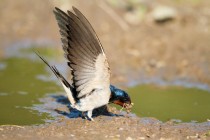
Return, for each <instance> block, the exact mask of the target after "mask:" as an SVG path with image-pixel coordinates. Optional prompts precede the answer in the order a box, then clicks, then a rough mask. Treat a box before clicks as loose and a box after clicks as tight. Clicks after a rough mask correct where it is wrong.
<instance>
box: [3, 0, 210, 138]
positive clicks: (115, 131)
mask: <svg viewBox="0 0 210 140" xmlns="http://www.w3.org/2000/svg"><path fill="white" fill-rule="evenodd" d="M67 3H68V4H69V5H67ZM157 4H163V5H168V6H171V7H174V8H175V9H176V10H177V17H176V18H175V19H174V20H172V21H168V22H164V23H156V22H154V20H153V19H152V18H151V16H150V11H151V10H152V9H153V8H154V7H155V6H156V5H157ZM71 5H75V6H76V7H77V8H78V9H80V10H81V11H82V12H83V13H84V14H85V15H86V17H87V18H88V19H89V20H90V22H91V23H92V25H93V27H94V28H95V30H96V32H97V33H98V36H99V38H100V40H101V42H102V44H103V46H104V48H105V51H106V53H107V56H108V60H109V63H110V66H111V69H112V82H113V83H115V84H118V85H119V84H122V85H126V83H127V82H128V81H138V80H139V79H141V78H142V79H151V78H153V77H158V78H160V79H164V80H166V81H173V80H183V81H186V82H199V83H203V84H207V85H210V63H209V62H210V55H209V52H210V50H209V45H210V39H209V37H210V7H209V5H210V1H207V0H206V1H197V2H195V1H192V0H186V1H167V0H160V1H159V3H157V2H154V1H150V2H148V3H146V8H147V11H146V12H145V15H144V16H143V18H142V20H141V21H140V23H138V24H135V25H134V24H130V23H127V22H126V21H125V20H124V19H123V17H124V14H126V12H127V11H126V8H122V7H114V6H113V7H112V6H109V7H111V8H112V9H114V13H116V15H118V16H119V17H120V18H122V22H123V24H125V25H126V28H124V27H123V26H120V24H121V23H119V21H116V20H115V19H114V18H113V17H112V16H111V15H110V14H109V13H107V12H106V11H105V10H104V9H106V8H107V7H106V6H104V5H103V3H100V2H98V1H95V2H93V1H86V2H84V1H72V2H69V1H66V3H65V4H62V3H61V2H59V1H42V0H36V1H30V2H29V1H26V0H18V2H16V1H12V0H2V1H1V2H0V9H1V12H0V18H1V22H0V31H1V34H0V48H1V52H0V56H4V51H3V50H4V49H3V48H5V47H8V46H11V45H14V44H15V43H17V42H21V41H24V40H31V41H32V42H35V44H36V42H38V43H40V42H41V43H45V44H46V42H53V44H55V46H60V43H59V42H60V41H59V38H60V37H59V33H58V27H57V25H56V22H55V19H54V17H53V14H52V10H53V7H54V6H58V7H63V8H66V7H68V9H71ZM104 7H105V8H104ZM58 44H59V45H58ZM58 49H59V50H60V51H61V49H60V47H58ZM136 77H138V78H136ZM112 112H114V113H116V114H119V112H117V111H116V110H114V109H112ZM130 116H132V115H130ZM209 135H210V123H209V122H205V123H181V124H176V123H175V122H172V121H170V122H166V123H162V122H160V121H158V120H156V119H154V118H138V117H126V116H120V117H117V116H98V117H96V118H95V121H94V122H90V121H87V120H84V119H81V118H75V119H69V118H66V117H62V116H60V117H58V118H57V119H56V120H55V121H53V122H51V123H47V124H44V125H39V126H13V125H5V126H0V137H1V140H3V139H8V140H12V139H21V140H23V139H67V138H70V139H127V140H131V139H199V138H200V139H210V137H209Z"/></svg>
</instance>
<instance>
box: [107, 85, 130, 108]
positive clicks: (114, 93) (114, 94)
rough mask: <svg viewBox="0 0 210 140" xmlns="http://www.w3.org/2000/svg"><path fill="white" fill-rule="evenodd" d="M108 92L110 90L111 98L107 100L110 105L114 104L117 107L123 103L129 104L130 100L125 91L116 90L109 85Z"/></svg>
mask: <svg viewBox="0 0 210 140" xmlns="http://www.w3.org/2000/svg"><path fill="white" fill-rule="evenodd" d="M110 90H111V97H110V99H109V102H110V103H115V104H118V105H121V106H123V105H124V103H128V104H131V99H130V97H129V95H128V93H126V92H125V91H123V90H121V89H118V88H116V87H115V86H113V85H110Z"/></svg>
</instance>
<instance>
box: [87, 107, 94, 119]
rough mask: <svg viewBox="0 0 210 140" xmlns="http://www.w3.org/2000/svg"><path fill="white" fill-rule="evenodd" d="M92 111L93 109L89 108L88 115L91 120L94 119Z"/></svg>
mask: <svg viewBox="0 0 210 140" xmlns="http://www.w3.org/2000/svg"><path fill="white" fill-rule="evenodd" d="M92 112H93V110H89V111H88V112H87V116H88V118H89V119H90V120H91V121H94V120H93V118H92Z"/></svg>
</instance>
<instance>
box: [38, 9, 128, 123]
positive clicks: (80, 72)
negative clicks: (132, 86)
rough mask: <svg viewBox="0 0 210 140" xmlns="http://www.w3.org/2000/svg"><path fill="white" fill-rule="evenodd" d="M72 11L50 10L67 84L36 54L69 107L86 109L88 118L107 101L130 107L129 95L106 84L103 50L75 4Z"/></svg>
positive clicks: (56, 70) (106, 65) (106, 74)
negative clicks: (59, 86)
mask: <svg viewBox="0 0 210 140" xmlns="http://www.w3.org/2000/svg"><path fill="white" fill-rule="evenodd" d="M72 8H73V11H74V13H73V12H71V11H67V13H65V12H63V11H62V10H60V9H59V8H57V7H55V10H54V11H53V12H54V14H55V18H56V20H57V23H58V27H59V29H60V35H61V42H62V47H63V50H64V56H65V57H66V59H67V61H68V62H67V64H68V66H69V67H70V70H71V75H72V79H71V81H70V83H69V82H68V81H67V80H66V79H65V78H64V77H63V76H62V75H61V74H60V72H59V71H58V69H57V68H56V67H55V66H51V65H49V63H48V62H47V61H46V60H45V59H44V58H43V57H41V56H40V55H39V54H38V53H37V55H38V56H39V57H40V58H41V59H42V60H43V61H44V62H45V64H47V65H48V66H49V68H50V69H51V70H52V71H53V73H54V74H55V76H56V77H57V78H58V79H59V81H60V82H61V84H62V85H63V88H64V90H65V92H66V93H67V97H68V99H69V101H70V103H71V107H72V108H75V109H77V110H79V111H81V112H87V117H88V119H90V120H93V118H92V111H93V109H95V108H98V107H101V106H104V105H107V104H108V103H114V104H118V105H120V106H122V107H124V108H126V107H127V108H129V106H130V107H131V105H132V104H131V99H130V97H129V95H128V94H127V93H126V92H125V91H123V90H121V89H118V88H116V87H114V86H113V85H110V68H109V64H108V61H107V57H106V55H105V53H104V49H103V47H102V45H101V43H100V41H99V38H98V36H97V35H96V33H95V31H94V29H93V28H92V26H91V24H90V23H89V21H88V20H87V19H86V18H85V16H84V15H83V14H82V13H81V12H80V11H79V10H78V9H76V8H75V7H72Z"/></svg>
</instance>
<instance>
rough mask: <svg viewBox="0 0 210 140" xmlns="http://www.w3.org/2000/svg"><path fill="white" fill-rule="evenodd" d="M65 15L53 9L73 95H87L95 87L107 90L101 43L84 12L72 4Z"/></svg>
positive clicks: (105, 63)
mask: <svg viewBox="0 0 210 140" xmlns="http://www.w3.org/2000/svg"><path fill="white" fill-rule="evenodd" d="M73 10H74V12H75V14H74V13H72V12H70V11H68V14H66V13H65V12H63V11H62V10H60V9H59V8H55V10H54V13H55V17H56V19H57V22H58V26H59V28H60V34H61V41H62V43H63V50H64V52H65V54H64V55H65V57H66V58H67V59H68V61H69V62H68V65H69V67H70V68H71V69H72V75H73V84H74V87H75V88H76V91H77V93H78V94H77V97H78V98H81V97H83V96H86V95H87V94H91V92H92V91H94V90H96V89H104V88H107V89H109V85H110V71H109V65H108V62H107V59H106V56H105V54H104V50H103V48H102V45H101V43H100V41H99V39H98V37H97V35H96V33H95V31H94V30H93V28H92V26H91V25H90V23H89V22H88V20H87V19H86V18H85V17H84V15H83V14H82V13H81V12H80V11H79V10H78V9H76V8H74V7H73Z"/></svg>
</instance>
